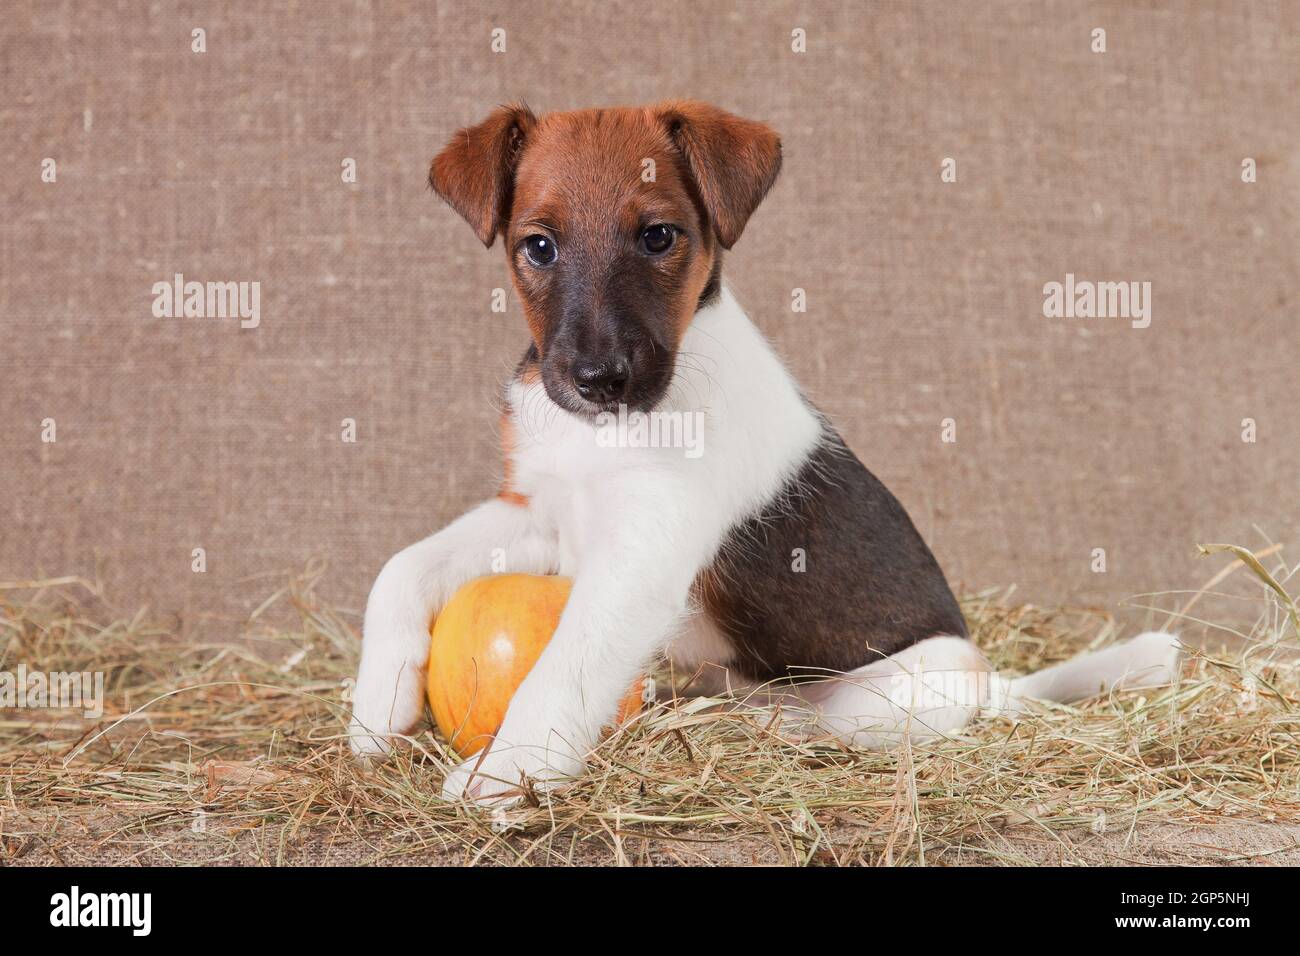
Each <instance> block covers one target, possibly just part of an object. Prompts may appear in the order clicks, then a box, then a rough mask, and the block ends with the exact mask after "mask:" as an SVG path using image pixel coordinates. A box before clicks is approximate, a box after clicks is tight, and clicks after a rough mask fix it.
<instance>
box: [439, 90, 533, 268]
mask: <svg viewBox="0 0 1300 956" xmlns="http://www.w3.org/2000/svg"><path fill="white" fill-rule="evenodd" d="M536 123H537V117H535V116H533V114H532V112H531V111H530V110H529V109H528V107H527V106H524V105H523V104H517V105H512V106H500V107H498V108H497V109H496V110H494V111H493V112H492V115H491V116H489V117H488V118H487V119H485V120H484V121H483V122H481V123H479V124H478V125H477V126H467V127H466V128H465V129H462V130H460V131H459V132H458V133H456V135H455V136H453V137H452V139H451V142H449V143H448V144H447V145H446V146H445V147H444V148H443V150H442V152H441V153H439V154H438V155H437V156H435V157H434V158H433V165H432V166H430V167H429V185H430V186H432V187H433V188H434V191H435V192H436V193H437V194H438V195H439V196H441V197H442V198H443V199H445V200H447V202H448V203H449V204H450V205H451V208H453V209H455V210H456V211H457V212H458V213H460V214H461V215H462V216H464V217H465V221H466V222H468V223H469V224H470V225H471V226H473V227H474V232H475V233H476V234H477V235H478V237H479V239H481V240H482V241H483V245H485V246H490V245H492V240H493V239H494V238H496V234H497V232H498V231H501V229H502V226H503V225H504V223H505V222H506V220H507V219H509V218H510V200H511V195H512V193H513V191H514V183H515V166H516V164H517V163H518V160H519V153H520V151H521V150H522V148H523V145H524V140H525V139H526V138H527V136H528V133H529V132H530V131H531V130H532V128H533V127H534V126H535V125H536Z"/></svg>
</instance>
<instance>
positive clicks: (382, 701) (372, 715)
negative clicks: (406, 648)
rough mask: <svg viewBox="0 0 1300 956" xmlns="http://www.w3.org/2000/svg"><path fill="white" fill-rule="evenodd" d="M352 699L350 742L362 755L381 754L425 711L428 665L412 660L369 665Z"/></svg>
mask: <svg viewBox="0 0 1300 956" xmlns="http://www.w3.org/2000/svg"><path fill="white" fill-rule="evenodd" d="M368 663H369V662H368V661H363V662H362V667H361V674H360V676H359V677H358V679H357V686H356V689H355V690H354V692H353V698H352V720H351V722H350V723H349V724H348V743H349V744H350V745H351V747H352V752H353V753H354V754H355V755H356V756H357V757H359V758H370V757H379V756H383V755H384V754H387V753H388V752H389V751H390V750H391V749H392V743H393V737H394V736H396V735H400V734H405V733H408V732H409V731H411V730H412V729H414V728H415V727H416V726H417V725H418V724H419V722H420V718H421V716H422V715H423V713H424V668H423V667H422V666H421V665H419V664H417V663H412V662H405V663H393V664H391V665H390V666H386V667H379V666H376V667H373V668H368V667H367V666H366V665H367V664H368Z"/></svg>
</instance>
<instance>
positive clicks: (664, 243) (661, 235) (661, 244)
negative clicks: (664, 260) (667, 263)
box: [641, 223, 677, 256]
mask: <svg viewBox="0 0 1300 956" xmlns="http://www.w3.org/2000/svg"><path fill="white" fill-rule="evenodd" d="M676 235H677V231H676V230H675V229H673V227H672V226H666V225H664V224H663V223H657V224H656V225H653V226H646V227H645V228H644V229H642V230H641V248H642V249H644V250H645V251H646V252H648V253H649V254H650V255H652V256H657V255H660V254H662V253H665V252H667V251H668V249H669V247H670V246H672V244H673V238H674V237H675V236H676Z"/></svg>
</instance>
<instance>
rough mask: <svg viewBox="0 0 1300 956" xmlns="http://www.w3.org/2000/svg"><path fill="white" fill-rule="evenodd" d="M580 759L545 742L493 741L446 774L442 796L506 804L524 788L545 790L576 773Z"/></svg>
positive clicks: (519, 794) (558, 784)
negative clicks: (515, 743)
mask: <svg viewBox="0 0 1300 956" xmlns="http://www.w3.org/2000/svg"><path fill="white" fill-rule="evenodd" d="M582 766H583V764H582V761H581V760H580V759H578V758H577V757H575V756H572V755H569V754H567V753H565V752H564V751H563V750H555V749H550V748H547V747H545V746H536V747H521V746H514V747H512V746H510V745H508V744H506V743H505V742H504V741H497V742H494V743H493V744H492V745H491V747H489V748H488V751H487V753H485V754H484V753H478V754H475V755H474V756H473V757H470V758H469V759H468V760H466V761H465V762H464V763H462V764H461V765H460V766H459V767H457V768H456V769H455V770H453V771H452V772H451V773H449V774H448V775H447V779H446V780H445V781H444V782H443V786H442V798H443V799H444V800H449V801H453V802H455V801H460V800H465V801H468V802H469V803H473V804H477V805H479V806H497V807H500V806H508V805H510V804H512V803H515V802H517V801H518V800H520V799H522V798H523V796H524V793H525V791H526V790H529V789H531V790H533V791H534V792H546V791H548V790H552V789H554V788H556V787H558V786H561V785H562V784H564V783H565V782H566V781H568V780H570V779H571V778H573V777H575V776H577V775H578V774H579V773H581V771H582Z"/></svg>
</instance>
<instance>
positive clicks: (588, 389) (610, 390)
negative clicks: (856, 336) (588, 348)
mask: <svg viewBox="0 0 1300 956" xmlns="http://www.w3.org/2000/svg"><path fill="white" fill-rule="evenodd" d="M628 378H629V371H628V367H627V362H626V361H624V360H623V359H621V358H610V359H602V360H600V361H598V362H588V361H583V360H579V361H577V362H574V363H573V384H574V387H575V388H577V390H578V394H579V395H581V396H582V397H583V398H585V399H586V400H587V401H589V402H597V403H599V404H602V405H603V404H605V403H607V402H616V401H618V400H619V399H621V398H622V397H623V394H624V393H625V392H626V391H627V381H628Z"/></svg>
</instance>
